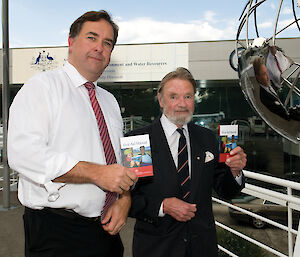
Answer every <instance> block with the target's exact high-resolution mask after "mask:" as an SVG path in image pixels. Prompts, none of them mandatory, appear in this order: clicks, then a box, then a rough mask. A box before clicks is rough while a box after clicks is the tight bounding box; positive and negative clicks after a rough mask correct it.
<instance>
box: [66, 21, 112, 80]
mask: <svg viewBox="0 0 300 257" xmlns="http://www.w3.org/2000/svg"><path fill="white" fill-rule="evenodd" d="M113 39H114V32H113V28H112V26H111V25H110V23H109V22H107V21H106V20H103V19H102V20H99V21H95V22H94V21H87V22H85V23H84V24H83V25H82V28H81V31H80V33H79V34H78V35H77V36H76V37H75V38H69V62H70V63H71V64H72V65H74V67H75V68H76V69H77V70H78V72H79V73H80V74H81V75H82V76H83V77H85V78H86V79H87V80H89V81H96V80H97V79H98V78H99V77H100V76H101V74H102V73H103V71H104V70H105V68H106V67H107V65H108V64H109V61H110V55H111V51H112V49H113Z"/></svg>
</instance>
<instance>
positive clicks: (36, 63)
mask: <svg viewBox="0 0 300 257" xmlns="http://www.w3.org/2000/svg"><path fill="white" fill-rule="evenodd" d="M30 65H31V68H32V69H35V70H40V71H47V70H53V69H55V68H57V67H58V62H57V61H56V58H55V56H53V55H51V54H50V53H49V52H46V51H45V50H41V51H39V52H38V53H37V54H36V55H35V56H33V57H32V60H31V63H30Z"/></svg>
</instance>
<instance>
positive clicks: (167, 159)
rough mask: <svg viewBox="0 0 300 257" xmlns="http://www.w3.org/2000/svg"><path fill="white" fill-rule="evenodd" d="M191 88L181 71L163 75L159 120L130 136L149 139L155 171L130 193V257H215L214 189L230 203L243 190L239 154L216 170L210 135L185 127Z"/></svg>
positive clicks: (191, 104) (215, 145)
mask: <svg viewBox="0 0 300 257" xmlns="http://www.w3.org/2000/svg"><path fill="white" fill-rule="evenodd" d="M195 87H196V82H195V80H194V78H193V76H192V75H191V73H190V72H189V71H188V70H186V69H184V68H178V69H177V70H176V71H174V72H171V73H169V74H167V75H166V76H165V77H164V79H163V80H162V81H161V83H160V85H159V89H158V100H159V104H160V106H161V108H162V110H163V114H162V116H161V117H160V118H159V119H158V120H156V121H154V122H153V123H152V124H151V125H149V126H147V127H144V128H141V129H137V130H135V131H132V132H131V133H129V135H138V134H149V135H150V143H151V151H152V160H153V170H154V176H153V177H149V178H144V179H140V180H139V182H138V183H137V184H136V186H135V188H134V189H133V191H132V207H131V211H130V215H131V216H132V217H135V218H136V225H135V229H134V239H133V256H134V257H147V256H149V257H150V256H151V257H167V256H170V257H196V256H197V257H199V256H203V257H212V256H217V239H216V230H215V223H214V217H213V212H212V201H211V195H212V189H214V190H215V191H216V192H217V193H218V194H219V195H220V196H221V197H224V198H231V197H233V196H235V195H236V194H237V193H238V192H239V191H240V190H241V189H242V188H243V186H244V177H243V175H242V172H241V170H242V169H243V168H244V167H245V164H246V154H245V153H244V152H243V150H242V148H240V147H237V148H235V149H234V150H232V151H231V153H230V154H231V157H230V158H228V159H227V161H226V163H222V164H220V163H219V162H218V143H217V140H216V136H215V135H214V133H213V132H211V131H210V130H208V129H206V128H203V127H200V126H197V125H194V124H192V123H189V122H190V120H191V118H192V115H193V112H194V94H195Z"/></svg>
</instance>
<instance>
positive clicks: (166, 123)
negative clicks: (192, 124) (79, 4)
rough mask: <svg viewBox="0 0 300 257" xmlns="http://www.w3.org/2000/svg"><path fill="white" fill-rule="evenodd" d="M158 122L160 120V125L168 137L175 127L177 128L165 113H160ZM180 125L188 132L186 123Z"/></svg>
mask: <svg viewBox="0 0 300 257" xmlns="http://www.w3.org/2000/svg"><path fill="white" fill-rule="evenodd" d="M160 122H161V125H162V127H163V129H164V131H165V133H166V134H167V136H168V137H170V136H172V135H173V134H174V132H175V131H176V129H177V128H178V127H177V126H176V125H175V124H174V123H173V122H171V121H170V120H169V119H168V118H167V116H166V115H165V114H162V116H161V118H160ZM182 127H183V128H184V129H185V131H186V132H188V126H187V124H184V125H183V126H182Z"/></svg>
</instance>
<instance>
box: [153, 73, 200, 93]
mask: <svg viewBox="0 0 300 257" xmlns="http://www.w3.org/2000/svg"><path fill="white" fill-rule="evenodd" d="M172 79H182V80H187V81H189V82H191V84H192V85H193V88H194V93H195V92H196V81H195V79H194V77H193V75H192V74H191V73H190V72H189V71H188V69H186V68H183V67H179V68H177V69H176V70H175V71H172V72H170V73H168V74H167V75H166V76H165V77H164V78H163V79H162V81H161V82H160V83H159V85H158V90H157V93H161V92H162V90H163V88H164V85H165V84H166V83H167V82H168V81H169V80H172Z"/></svg>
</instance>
